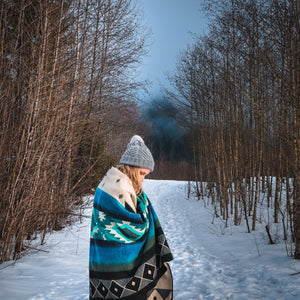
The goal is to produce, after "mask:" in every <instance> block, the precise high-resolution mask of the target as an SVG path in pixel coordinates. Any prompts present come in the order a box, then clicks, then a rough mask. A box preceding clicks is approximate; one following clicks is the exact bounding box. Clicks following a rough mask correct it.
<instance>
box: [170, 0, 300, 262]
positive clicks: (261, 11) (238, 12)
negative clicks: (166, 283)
mask: <svg viewBox="0 0 300 300" xmlns="http://www.w3.org/2000/svg"><path fill="white" fill-rule="evenodd" d="M206 4H207V6H206V9H207V10H208V11H209V13H210V20H211V21H210V27H209V31H208V33H207V35H205V36H200V37H198V38H197V39H196V41H195V42H194V43H193V44H192V45H191V46H189V47H188V48H187V49H186V50H185V51H184V52H183V53H181V55H180V57H179V59H178V63H177V66H176V71H175V72H174V74H172V75H171V76H170V82H171V83H172V86H173V91H171V90H169V92H168V97H169V101H172V103H173V105H175V106H176V107H177V117H176V118H177V120H178V121H179V122H180V124H182V126H184V127H185V128H187V129H188V131H189V134H190V136H191V137H192V153H193V154H192V155H193V169H194V178H195V179H196V181H197V183H198V184H197V185H196V192H197V194H198V196H199V198H200V197H201V196H203V195H210V196H211V198H212V201H213V203H215V206H216V208H217V210H218V213H219V214H220V215H221V216H222V217H223V218H224V219H225V220H228V218H229V216H230V215H233V216H234V224H235V225H238V224H239V223H240V220H241V218H245V220H246V222H247V226H248V231H249V232H250V231H252V230H255V228H256V224H257V221H258V219H259V217H260V216H259V214H258V209H259V206H260V205H267V206H268V207H270V208H272V209H273V211H274V213H273V215H272V217H270V220H267V225H266V230H268V229H269V227H268V225H269V224H270V223H273V222H274V223H282V224H283V225H282V226H283V227H284V228H283V229H284V233H285V234H284V239H287V238H288V234H287V233H288V232H289V233H290V235H289V236H291V239H292V242H295V244H294V245H295V249H294V252H293V253H292V255H293V256H294V257H295V258H298V259H299V258H300V156H299V155H300V124H299V122H300V25H299V24H300V23H299V19H300V2H299V1H298V0H280V1H279V0H267V1H253V0H246V1H244V0H243V1H242V0H231V1H207V2H206ZM203 182H207V185H203V184H202V183H203ZM261 196H264V197H265V198H266V202H264V203H261V202H260V201H261V199H262V198H263V197H261ZM268 233H270V232H268ZM269 236H270V241H272V237H271V234H270V235H269Z"/></svg>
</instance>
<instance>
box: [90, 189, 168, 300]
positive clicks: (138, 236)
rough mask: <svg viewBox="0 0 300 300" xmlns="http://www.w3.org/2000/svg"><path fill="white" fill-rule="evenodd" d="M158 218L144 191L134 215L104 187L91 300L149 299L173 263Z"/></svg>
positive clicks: (95, 230)
mask: <svg viewBox="0 0 300 300" xmlns="http://www.w3.org/2000/svg"><path fill="white" fill-rule="evenodd" d="M172 259H173V258H172V254H171V252H170V249H169V246H168V243H167V241H166V238H165V235H164V233H163V230H162V228H161V226H160V223H159V220H158V218H157V215H156V213H155V211H154V209H153V207H152V205H151V203H150V201H149V199H148V197H147V196H146V194H145V193H141V194H139V195H138V197H137V212H136V213H134V212H131V211H130V210H128V209H126V208H125V207H124V206H122V205H121V204H120V202H119V201H118V200H117V199H115V198H114V197H112V196H111V195H110V194H108V193H107V192H104V191H103V190H102V189H100V188H99V187H98V188H97V190H96V193H95V197H94V208H93V214H92V223H91V239H90V261H89V275H90V299H128V300H130V299H135V300H138V299H146V298H145V295H146V293H147V292H148V291H150V290H151V289H152V288H153V287H154V286H155V284H156V283H157V281H158V280H159V278H160V277H161V276H162V275H163V274H164V272H165V270H166V268H165V265H164V263H165V262H167V261H170V260H172Z"/></svg>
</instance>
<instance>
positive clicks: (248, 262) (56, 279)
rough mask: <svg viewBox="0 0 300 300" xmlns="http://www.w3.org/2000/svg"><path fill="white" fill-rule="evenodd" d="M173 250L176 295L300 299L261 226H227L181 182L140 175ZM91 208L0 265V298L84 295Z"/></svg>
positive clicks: (185, 298) (288, 263)
mask: <svg viewBox="0 0 300 300" xmlns="http://www.w3.org/2000/svg"><path fill="white" fill-rule="evenodd" d="M144 189H145V191H146V193H147V194H148V196H149V198H150V199H151V201H152V203H153V205H154V207H155V209H156V212H157V214H158V216H159V219H160V222H161V224H162V226H163V229H164V231H165V233H166V235H167V238H168V242H169V244H170V247H171V249H172V252H173V256H174V258H175V259H174V261H172V262H171V268H172V271H173V277H174V300H193V299H199V300H200V299H232V300H233V299H239V300H244V299H247V300H251V299H272V300H275V299H276V300H279V299H283V300H288V299H300V274H297V275H291V274H293V273H297V272H299V271H300V261H295V260H293V259H291V258H289V257H287V255H286V249H285V245H284V244H276V245H268V240H267V238H266V235H265V233H264V232H263V231H259V230H257V231H256V232H253V233H251V234H248V233H246V227H245V226H243V225H241V226H233V225H230V224H229V226H228V227H227V228H225V226H224V223H223V222H222V220H220V219H214V222H213V223H212V220H213V210H212V208H209V207H206V206H205V204H204V202H203V201H196V200H195V199H189V200H188V199H187V196H186V183H184V182H178V181H157V180H146V181H145V183H144ZM90 213H91V210H90V209H89V210H88V211H86V215H87V216H88V217H87V218H83V219H82V222H77V223H76V224H74V225H73V226H72V227H70V228H65V229H64V230H62V231H60V232H56V233H54V234H52V235H51V236H48V239H47V243H46V244H45V245H43V246H39V249H40V250H39V251H35V250H32V251H31V253H30V254H29V255H27V256H25V257H23V258H22V259H20V260H19V261H18V262H17V263H15V264H14V263H12V262H6V263H4V264H2V265H0V299H4V300H10V299H32V300H37V299H39V300H40V299H55V300H57V299H62V300H64V299H72V300H76V299H78V300H79V299H88V251H89V230H90V218H89V216H90Z"/></svg>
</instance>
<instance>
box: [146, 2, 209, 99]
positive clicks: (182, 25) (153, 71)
mask: <svg viewBox="0 0 300 300" xmlns="http://www.w3.org/2000/svg"><path fill="white" fill-rule="evenodd" d="M203 1H205V0H142V1H141V2H142V4H141V6H142V8H143V9H144V16H145V22H146V24H147V25H148V26H149V27H150V28H151V31H152V37H151V46H150V49H149V54H148V56H147V57H145V58H144V60H143V65H142V67H141V77H142V79H148V80H150V81H152V83H153V84H152V87H150V88H149V92H150V98H153V97H157V96H159V95H160V85H163V86H166V85H168V81H167V79H166V73H167V72H172V70H174V68H175V64H176V58H177V57H178V55H179V53H180V51H182V50H185V49H186V48H187V46H188V44H192V43H193V40H194V36H193V34H198V35H203V34H204V33H205V30H206V23H207V20H206V18H205V14H204V13H203V12H202V11H201V5H202V3H203Z"/></svg>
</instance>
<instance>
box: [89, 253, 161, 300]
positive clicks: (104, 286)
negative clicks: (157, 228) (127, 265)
mask: <svg viewBox="0 0 300 300" xmlns="http://www.w3.org/2000/svg"><path fill="white" fill-rule="evenodd" d="M156 274H157V268H156V266H155V261H153V258H152V259H150V260H149V261H148V262H147V263H145V264H143V265H142V266H140V267H139V268H138V270H137V272H136V274H135V276H134V277H132V278H128V279H121V280H100V279H91V281H90V284H91V287H90V288H91V289H92V293H91V294H92V296H93V299H97V298H99V299H114V298H116V297H117V298H123V297H128V296H131V295H133V294H136V293H137V292H138V291H140V290H141V289H143V288H144V287H145V286H147V285H148V284H149V283H151V282H152V280H153V278H155V277H156Z"/></svg>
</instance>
